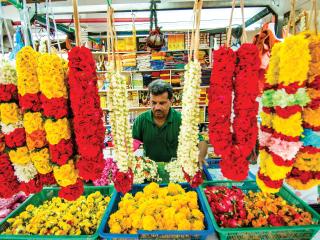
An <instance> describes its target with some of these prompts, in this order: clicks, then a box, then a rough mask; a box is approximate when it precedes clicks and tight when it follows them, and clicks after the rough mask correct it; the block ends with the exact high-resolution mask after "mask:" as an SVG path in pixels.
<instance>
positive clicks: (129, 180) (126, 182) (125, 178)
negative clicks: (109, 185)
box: [113, 168, 133, 194]
mask: <svg viewBox="0 0 320 240" xmlns="http://www.w3.org/2000/svg"><path fill="white" fill-rule="evenodd" d="M113 182H114V187H115V189H116V190H117V191H118V192H121V193H122V194H126V193H127V192H129V191H130V190H131V188H132V184H133V172H132V170H131V168H129V170H128V172H126V173H123V172H120V171H117V172H116V174H115V175H114V176H113Z"/></svg>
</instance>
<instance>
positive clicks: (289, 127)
mask: <svg viewBox="0 0 320 240" xmlns="http://www.w3.org/2000/svg"><path fill="white" fill-rule="evenodd" d="M272 126H273V129H274V130H275V131H277V132H278V133H282V134H284V135H287V136H290V137H299V136H300V135H301V134H302V132H303V127H302V118H301V113H300V112H297V113H296V114H294V115H292V116H290V117H289V118H282V117H279V116H278V115H275V116H274V117H273V119H272Z"/></svg>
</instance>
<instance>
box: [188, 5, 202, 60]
mask: <svg viewBox="0 0 320 240" xmlns="http://www.w3.org/2000/svg"><path fill="white" fill-rule="evenodd" d="M202 3H203V1H202V0H196V1H195V3H194V6H193V26H192V33H191V43H190V50H189V51H188V53H189V56H188V60H189V61H191V59H192V57H193V60H194V61H197V60H198V54H199V44H200V19H201V9H202Z"/></svg>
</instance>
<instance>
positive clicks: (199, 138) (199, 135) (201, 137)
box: [198, 133, 204, 142]
mask: <svg viewBox="0 0 320 240" xmlns="http://www.w3.org/2000/svg"><path fill="white" fill-rule="evenodd" d="M198 140H199V142H202V141H204V137H203V136H202V135H201V134H200V133H198Z"/></svg>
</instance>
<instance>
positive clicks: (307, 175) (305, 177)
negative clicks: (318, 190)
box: [288, 167, 320, 184]
mask: <svg viewBox="0 0 320 240" xmlns="http://www.w3.org/2000/svg"><path fill="white" fill-rule="evenodd" d="M288 178H294V179H299V180H300V181H301V182H302V183H303V184H306V183H307V182H309V181H310V180H312V179H317V180H320V172H319V171H304V170H300V169H299V168H296V167H293V168H292V171H291V172H290V173H289V175H288Z"/></svg>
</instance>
